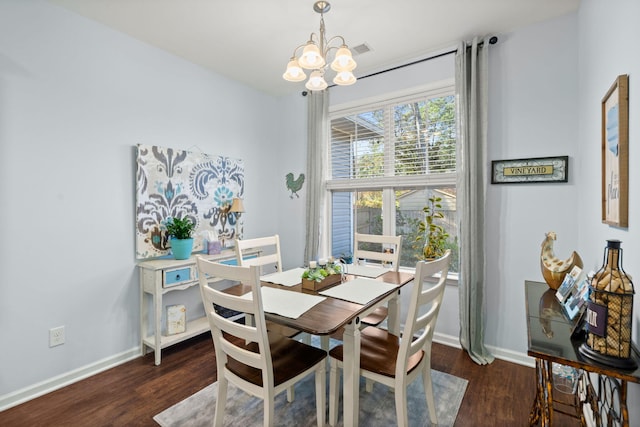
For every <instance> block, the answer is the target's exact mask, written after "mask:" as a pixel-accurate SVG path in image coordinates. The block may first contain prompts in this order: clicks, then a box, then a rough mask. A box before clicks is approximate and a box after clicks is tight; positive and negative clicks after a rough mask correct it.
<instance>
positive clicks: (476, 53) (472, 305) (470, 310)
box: [456, 37, 493, 365]
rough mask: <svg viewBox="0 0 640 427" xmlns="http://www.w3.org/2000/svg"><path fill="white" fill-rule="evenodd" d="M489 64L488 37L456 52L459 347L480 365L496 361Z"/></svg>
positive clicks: (461, 45) (462, 46)
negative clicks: (489, 325)
mask: <svg viewBox="0 0 640 427" xmlns="http://www.w3.org/2000/svg"><path fill="white" fill-rule="evenodd" d="M488 60H489V38H488V37H487V39H486V40H483V41H481V40H478V38H477V37H476V38H475V39H474V40H473V42H472V43H471V44H470V45H469V44H467V43H465V42H462V43H461V44H460V46H459V47H458V51H457V53H456V99H457V101H458V104H457V108H458V147H457V156H458V157H457V162H458V168H459V169H458V186H457V187H458V188H457V191H458V197H457V210H458V221H459V237H460V274H459V279H458V284H459V286H458V291H459V303H460V344H461V345H462V348H464V349H465V350H466V351H467V353H469V356H470V357H471V359H473V361H474V362H476V363H478V364H481V365H484V364H488V363H491V362H493V356H492V355H491V354H490V353H489V352H488V351H487V349H486V348H485V345H484V323H485V315H484V314H485V313H484V310H485V304H484V298H485V295H484V294H485V256H484V252H485V247H484V228H485V227H484V217H485V193H486V186H487V108H488V95H487V93H488V69H489V67H488Z"/></svg>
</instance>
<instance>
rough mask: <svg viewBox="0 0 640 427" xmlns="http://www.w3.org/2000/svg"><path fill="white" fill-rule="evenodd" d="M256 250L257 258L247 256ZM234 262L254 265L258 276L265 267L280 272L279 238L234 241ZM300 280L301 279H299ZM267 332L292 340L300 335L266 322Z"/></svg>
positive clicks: (277, 236) (293, 330)
mask: <svg viewBox="0 0 640 427" xmlns="http://www.w3.org/2000/svg"><path fill="white" fill-rule="evenodd" d="M255 249H258V250H259V253H258V255H257V256H253V255H251V256H248V255H247V254H246V251H247V250H255ZM236 261H237V263H238V265H239V266H243V267H247V266H251V265H255V266H258V267H260V274H261V275H262V274H265V273H266V272H265V271H264V270H265V268H266V266H270V265H273V266H274V267H275V270H276V272H278V271H282V255H281V253H280V236H279V235H277V234H274V235H273V236H267V237H258V238H255V239H244V240H240V239H236ZM301 280H302V279H301ZM252 321H253V320H251V318H250V317H249V318H247V323H250V322H252ZM267 330H269V331H272V332H277V333H279V334H281V335H284V336H285V337H289V338H293V337H294V336H296V335H298V334H299V333H300V331H299V330H297V329H294V328H289V327H287V326H284V325H279V324H276V323H273V322H269V321H267ZM305 340H306V342H307V344H308V343H310V339H306V338H305Z"/></svg>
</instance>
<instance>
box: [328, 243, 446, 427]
mask: <svg viewBox="0 0 640 427" xmlns="http://www.w3.org/2000/svg"><path fill="white" fill-rule="evenodd" d="M450 257H451V251H447V252H446V253H445V255H444V256H443V257H442V258H439V259H437V260H435V261H431V262H426V261H420V262H418V263H417V265H416V274H415V279H414V284H413V290H412V293H411V302H410V304H409V311H408V313H407V318H406V322H405V326H404V330H403V332H402V336H401V337H398V336H396V335H393V334H391V333H390V332H388V331H387V330H384V329H381V328H377V327H374V326H369V327H366V328H364V329H363V330H362V331H361V335H360V375H361V376H363V377H365V378H366V379H367V380H372V381H375V382H379V383H381V384H384V385H386V386H388V387H390V388H392V389H393V390H394V394H395V403H396V416H397V419H398V426H407V424H408V413H407V386H408V385H409V384H411V383H412V382H413V381H414V380H415V379H416V377H417V376H418V375H419V374H421V375H422V381H423V383H424V390H425V395H426V401H427V407H428V409H429V418H430V420H431V423H432V424H437V422H438V420H437V416H436V407H435V402H434V398H433V385H432V381H431V343H432V340H433V332H434V329H435V325H436V321H437V318H438V313H439V311H440V306H441V304H442V298H443V295H444V289H445V283H446V279H447V273H448V271H449V260H450ZM434 280H436V281H437V283H436V284H435V285H433V283H432V281H434ZM343 353H344V347H343V346H342V345H340V346H337V347H334V348H333V349H332V350H331V351H330V352H329V356H330V357H329V359H330V364H331V370H330V375H329V424H331V425H332V426H335V425H336V423H337V421H338V412H337V408H338V398H339V388H338V368H340V369H341V368H342V361H343V356H344V354H343ZM367 391H371V389H370V387H369V385H367Z"/></svg>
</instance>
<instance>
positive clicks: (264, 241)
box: [236, 234, 282, 273]
mask: <svg viewBox="0 0 640 427" xmlns="http://www.w3.org/2000/svg"><path fill="white" fill-rule="evenodd" d="M248 249H259V250H260V251H261V253H260V254H259V255H258V256H257V257H250V258H248V257H246V252H247V250H248ZM262 252H264V254H263V253H262ZM236 258H237V261H238V265H240V266H243V267H246V266H252V265H256V266H259V267H261V270H262V267H264V266H265V265H268V264H273V265H275V267H276V270H277V271H282V255H281V252H280V236H279V235H277V234H275V235H273V236H268V237H258V238H256V239H244V240H239V239H238V240H236ZM261 273H271V272H262V271H261Z"/></svg>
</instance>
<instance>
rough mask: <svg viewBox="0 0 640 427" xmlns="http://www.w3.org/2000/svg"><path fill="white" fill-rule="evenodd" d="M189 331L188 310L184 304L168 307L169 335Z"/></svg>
mask: <svg viewBox="0 0 640 427" xmlns="http://www.w3.org/2000/svg"><path fill="white" fill-rule="evenodd" d="M186 331H187V309H186V308H185V306H184V305H183V304H175V305H168V306H167V335H175V334H181V333H183V332H186Z"/></svg>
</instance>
